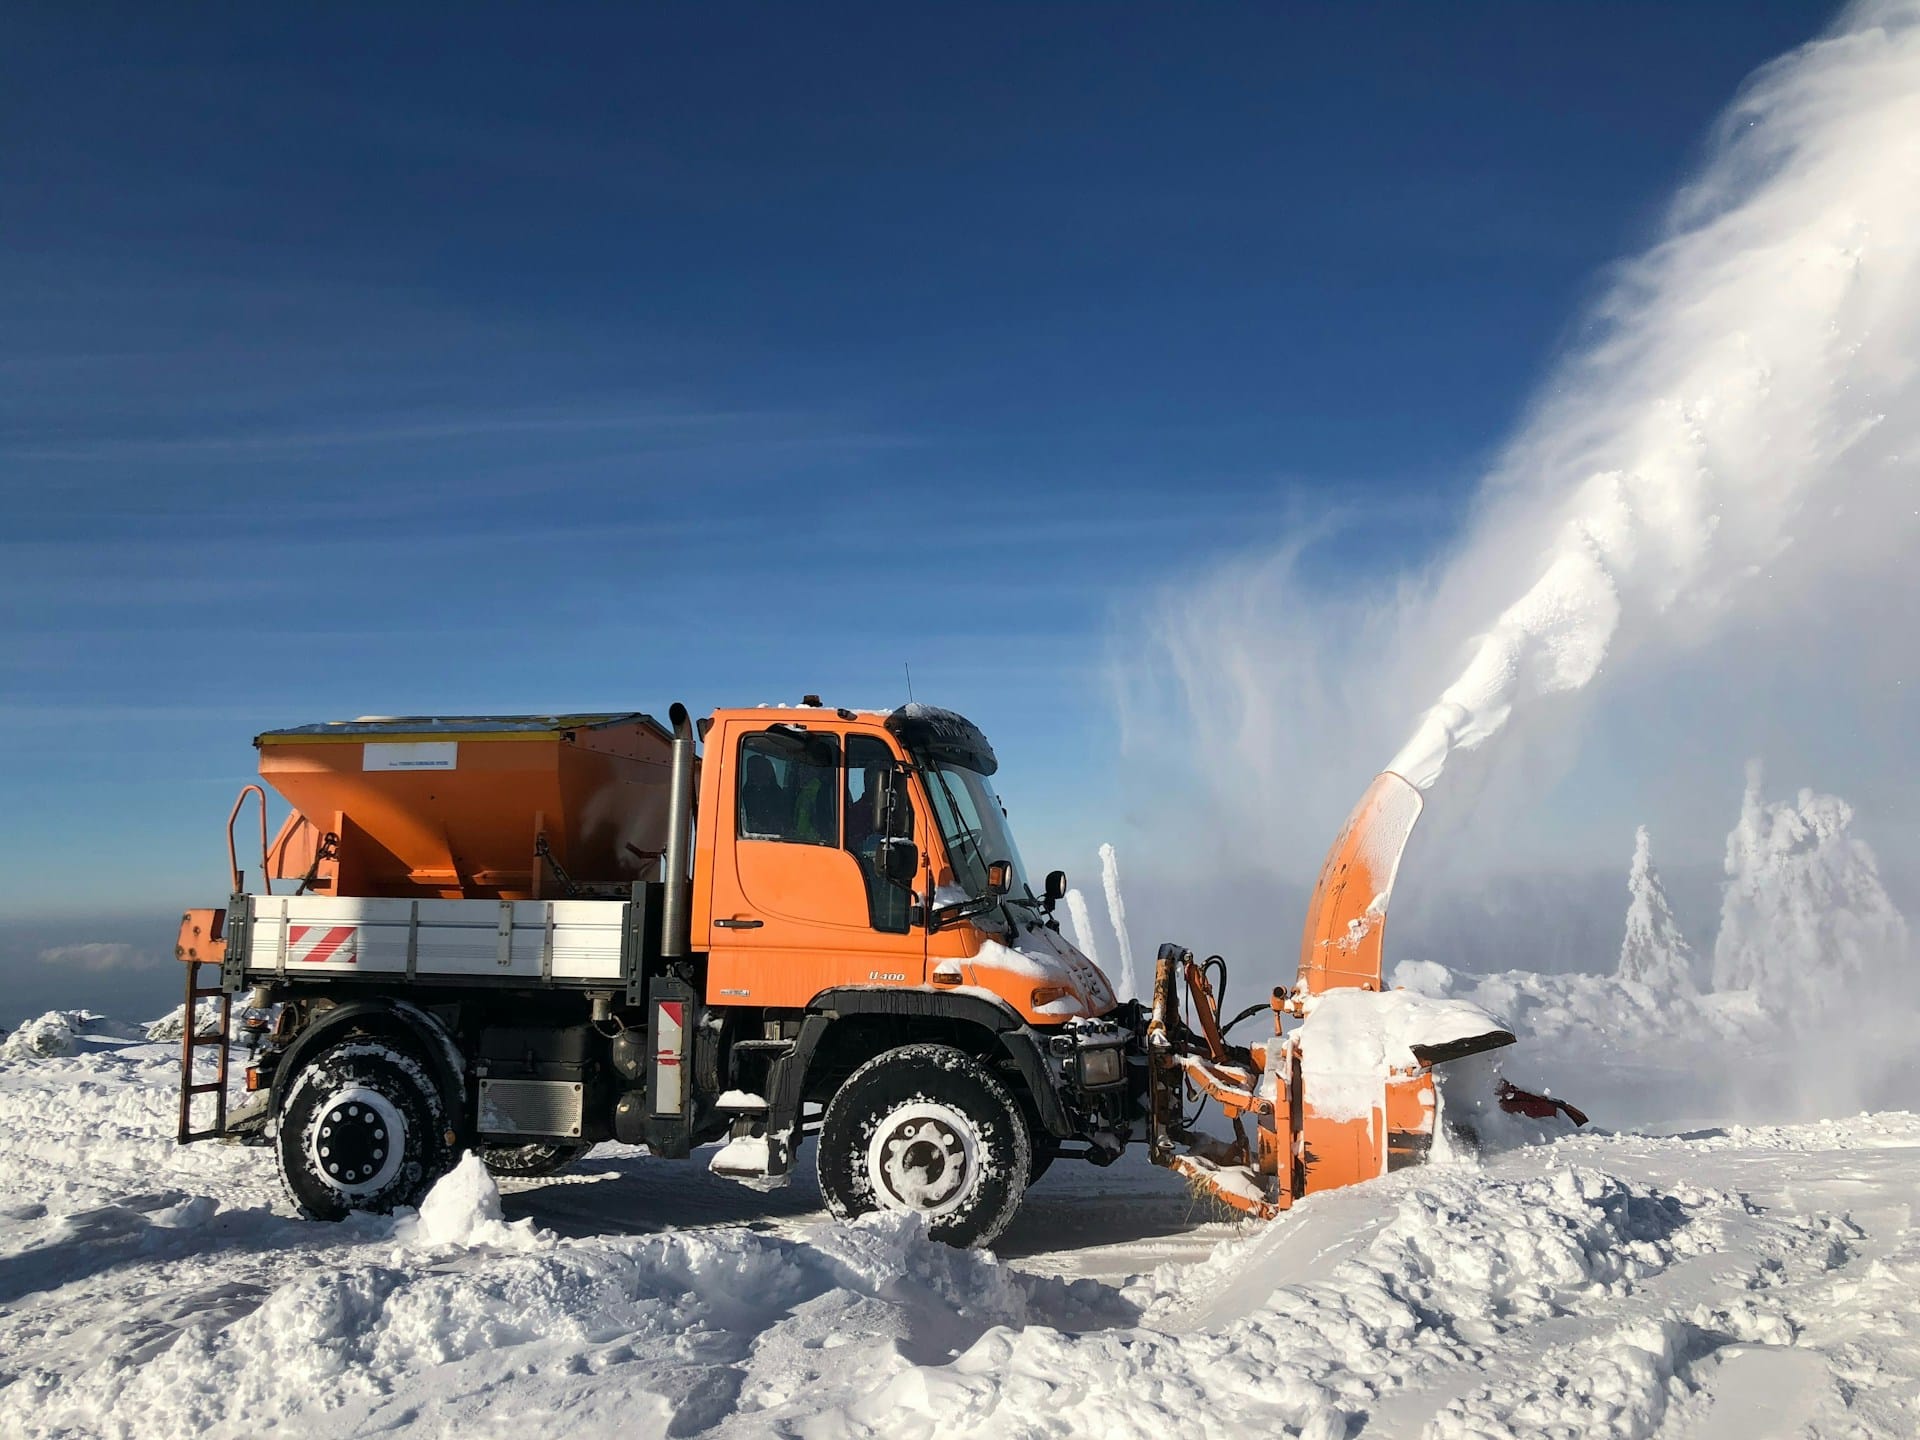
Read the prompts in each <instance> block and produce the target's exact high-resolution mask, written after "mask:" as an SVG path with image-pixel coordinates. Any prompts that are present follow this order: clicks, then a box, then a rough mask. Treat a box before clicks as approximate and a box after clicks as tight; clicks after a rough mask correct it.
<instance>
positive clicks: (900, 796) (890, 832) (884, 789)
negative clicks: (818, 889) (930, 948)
mask: <svg viewBox="0 0 1920 1440" xmlns="http://www.w3.org/2000/svg"><path fill="white" fill-rule="evenodd" d="M898 764H899V762H898V761H896V760H895V759H894V758H893V751H892V750H890V749H888V748H887V744H886V742H885V741H883V740H880V739H877V738H875V737H874V736H872V735H849V736H848V737H847V779H846V805H845V815H846V842H845V843H846V847H847V849H848V850H849V851H850V852H852V854H853V857H854V859H856V860H858V861H859V862H860V878H861V879H862V880H864V881H865V882H866V885H867V915H868V919H869V920H870V921H871V923H872V925H873V928H874V929H876V930H884V931H888V932H891V933H893V934H896V935H904V934H906V933H907V930H908V929H909V928H910V927H909V925H908V923H907V912H908V910H909V908H910V907H911V905H912V903H913V896H912V894H911V893H909V891H908V890H907V889H906V887H904V886H901V885H896V884H894V883H893V882H892V881H891V880H888V879H887V878H886V876H884V875H882V874H881V873H880V858H879V856H880V842H881V841H882V840H883V839H892V838H897V839H902V840H911V839H912V838H913V801H912V800H911V799H910V798H909V797H908V794H907V787H906V785H905V784H904V783H900V782H901V781H902V780H903V779H904V777H903V776H900V775H898V774H897V771H898ZM886 775H894V776H895V783H894V784H893V785H892V786H891V787H889V786H887V785H885V784H884V783H883V780H882V777H883V776H886Z"/></svg>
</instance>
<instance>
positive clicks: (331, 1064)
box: [274, 1036, 455, 1220]
mask: <svg viewBox="0 0 1920 1440" xmlns="http://www.w3.org/2000/svg"><path fill="white" fill-rule="evenodd" d="M447 1108H448V1107H447V1102H446V1097H445V1096H443V1095H442V1094H441V1093H440V1087H439V1086H438V1085H437V1084H435V1083H434V1079H433V1076H432V1075H431V1074H430V1073H429V1072H428V1070H427V1067H426V1064H425V1063H424V1062H423V1061H422V1060H421V1059H420V1058H419V1057H418V1056H417V1055H414V1054H412V1053H411V1052H409V1051H407V1050H405V1049H403V1048H402V1047H400V1046H398V1045H395V1044H392V1043H390V1042H388V1041H385V1040H381V1039H377V1038H374V1037H372V1036H355V1037H353V1038H351V1039H347V1040H343V1041H341V1042H340V1043H339V1044H338V1045H334V1046H331V1047H330V1048H328V1049H326V1050H323V1051H322V1052H321V1053H320V1054H318V1055H316V1056H315V1057H314V1058H313V1059H312V1060H311V1061H310V1062H309V1063H308V1064H307V1065H306V1066H305V1067H304V1068H303V1069H302V1070H301V1071H300V1073H299V1075H297V1076H296V1077H295V1078H294V1081H293V1084H292V1085H291V1086H290V1087H288V1090H287V1097H286V1100H285V1102H284V1103H283V1104H282V1106H281V1107H280V1125H279V1130H278V1132H277V1134H276V1136H275V1139H274V1148H275V1150H276V1152H277V1153H278V1155H279V1158H280V1179H281V1182H282V1183H283V1184H284V1185H285V1186H286V1187H287V1194H289V1195H290V1196H292V1197H293V1203H294V1204H295V1205H297V1206H298V1207H299V1208H300V1213H301V1214H302V1215H305V1216H306V1217H307V1218H308V1219H311V1220H340V1219H344V1218H345V1217H346V1216H347V1215H348V1214H349V1213H351V1212H352V1211H355V1210H371V1211H374V1212H376V1213H378V1214H383V1215H384V1214H385V1213H386V1212H388V1211H389V1210H393V1209H396V1208H398V1207H399V1206H402V1205H417V1204H419V1203H420V1201H421V1199H422V1198H423V1197H424V1196H425V1195H426V1193H427V1191H428V1190H429V1189H430V1188H431V1187H432V1185H433V1182H434V1181H436V1180H438V1179H439V1178H440V1177H441V1176H442V1175H444V1174H446V1172H447V1171H448V1170H450V1169H452V1168H453V1162H454V1159H455V1153H454V1148H453V1146H452V1144H450V1143H449V1141H448V1138H447V1137H448V1135H449V1133H450V1129H451V1127H450V1126H449V1124H448V1120H447ZM349 1177H351V1178H349Z"/></svg>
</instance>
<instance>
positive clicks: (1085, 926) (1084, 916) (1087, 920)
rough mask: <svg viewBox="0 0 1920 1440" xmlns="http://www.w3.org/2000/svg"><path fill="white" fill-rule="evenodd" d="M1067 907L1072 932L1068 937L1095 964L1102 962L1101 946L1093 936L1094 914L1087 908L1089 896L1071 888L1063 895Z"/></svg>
mask: <svg viewBox="0 0 1920 1440" xmlns="http://www.w3.org/2000/svg"><path fill="white" fill-rule="evenodd" d="M1063 900H1064V903H1065V904H1066V907H1067V929H1068V930H1069V931H1071V932H1072V933H1071V934H1069V935H1068V937H1067V938H1068V939H1070V940H1071V941H1073V947H1074V949H1076V950H1078V951H1079V952H1080V953H1081V954H1082V955H1084V956H1086V957H1087V959H1089V960H1091V961H1092V962H1093V963H1094V964H1095V965H1098V964H1099V963H1100V948H1099V946H1098V945H1097V944H1096V943H1095V941H1094V938H1093V916H1092V914H1091V913H1089V912H1088V910H1087V897H1086V896H1084V895H1082V894H1081V893H1080V892H1079V891H1078V890H1069V891H1067V893H1066V895H1065V896H1064V897H1063Z"/></svg>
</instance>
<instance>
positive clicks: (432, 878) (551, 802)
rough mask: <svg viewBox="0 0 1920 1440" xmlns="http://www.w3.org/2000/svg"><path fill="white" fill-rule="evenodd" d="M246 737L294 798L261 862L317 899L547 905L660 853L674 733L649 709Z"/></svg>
mask: <svg viewBox="0 0 1920 1440" xmlns="http://www.w3.org/2000/svg"><path fill="white" fill-rule="evenodd" d="M254 743H255V744H256V745H257V746H258V747H259V749H260V777H261V779H263V780H265V781H266V782H267V783H268V784H269V785H271V786H272V787H273V788H274V789H275V790H277V791H279V792H280V794H281V795H283V796H285V797H286V799H287V800H288V801H289V802H291V804H292V805H293V807H294V814H293V815H291V816H289V817H288V819H287V822H286V824H285V825H284V826H283V827H282V828H281V831H280V834H279V838H278V839H276V840H275V841H274V842H273V845H272V846H271V847H270V849H269V853H268V860H267V864H268V869H269V872H270V874H271V875H272V876H273V877H274V878H277V879H287V880H293V881H296V882H298V881H300V880H303V879H306V878H307V877H308V876H309V875H311V877H312V883H311V888H312V889H313V890H315V891H317V892H318V893H321V894H331V895H356V896H378V897H395V898H403V899H404V898H415V899H446V900H458V899H502V900H536V899H546V898H553V897H556V896H561V895H565V894H568V893H572V892H571V891H570V890H569V886H573V887H587V886H606V885H617V884H620V883H624V882H630V881H632V880H636V879H650V878H655V877H656V875H657V873H658V865H659V858H660V855H661V852H662V851H663V850H664V849H665V847H666V835H667V818H668V807H667V784H668V768H669V766H668V762H669V757H670V754H671V749H672V736H671V735H670V734H669V733H668V732H667V730H666V729H665V728H664V727H663V726H662V725H661V724H660V723H659V722H658V721H657V720H655V719H654V718H653V717H652V716H650V715H643V714H639V713H633V714H625V715H549V716H532V715H505V716H476V717H466V718H450V719H421V718H407V719H377V720H351V721H336V722H333V723H330V724H324V725H303V726H299V727H296V728H294V729H290V730H269V731H267V732H266V733H265V734H263V735H260V736H259V737H257V738H256V739H255V741H254ZM329 835H331V836H333V837H335V838H334V840H333V841H332V842H331V844H328V843H327V842H326V837H327V836H329ZM542 842H544V849H545V850H546V851H547V852H548V853H550V854H551V856H552V861H553V862H557V863H551V862H549V861H548V860H547V859H545V858H543V857H542V855H541V854H540V850H541V849H542V848H543V847H542ZM329 851H330V852H332V853H331V854H329V853H328V852H329ZM563 875H564V876H565V877H566V880H565V881H564V882H563V881H562V879H561V876H563Z"/></svg>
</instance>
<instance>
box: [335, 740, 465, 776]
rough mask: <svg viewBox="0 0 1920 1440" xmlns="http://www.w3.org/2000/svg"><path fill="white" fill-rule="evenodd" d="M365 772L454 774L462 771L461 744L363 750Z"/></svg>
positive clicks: (419, 743)
mask: <svg viewBox="0 0 1920 1440" xmlns="http://www.w3.org/2000/svg"><path fill="white" fill-rule="evenodd" d="M361 752H362V759H361V762H360V768H361V769H362V770H453V769H456V768H458V767H457V765H456V761H457V760H458V757H459V752H460V742H459V741H457V740H414V741H404V742H395V743H392V744H378V743H375V742H373V741H368V742H367V744H365V745H363V746H362V747H361Z"/></svg>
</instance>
